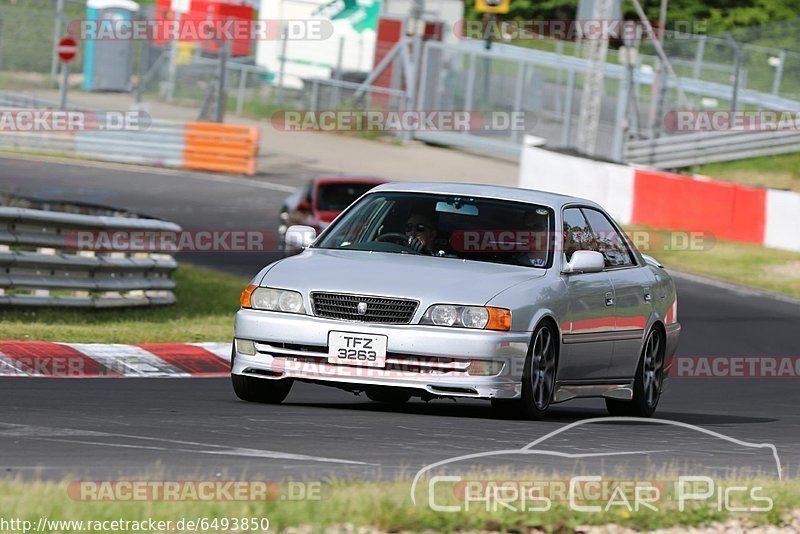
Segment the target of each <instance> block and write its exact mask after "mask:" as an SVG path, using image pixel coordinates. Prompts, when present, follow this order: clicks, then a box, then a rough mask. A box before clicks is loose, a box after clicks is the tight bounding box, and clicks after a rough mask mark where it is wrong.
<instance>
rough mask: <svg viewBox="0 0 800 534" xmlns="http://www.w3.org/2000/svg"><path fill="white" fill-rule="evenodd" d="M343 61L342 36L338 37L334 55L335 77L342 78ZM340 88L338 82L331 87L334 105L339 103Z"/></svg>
mask: <svg viewBox="0 0 800 534" xmlns="http://www.w3.org/2000/svg"><path fill="white" fill-rule="evenodd" d="M343 61H344V36H341V37H340V38H339V52H338V53H337V55H336V79H337V80H341V79H342V63H343ZM341 92H342V88H341V86H340V85H339V84H336V85H335V86H334V88H333V101H334V107H336V106H338V105H339V99H340V98H341Z"/></svg>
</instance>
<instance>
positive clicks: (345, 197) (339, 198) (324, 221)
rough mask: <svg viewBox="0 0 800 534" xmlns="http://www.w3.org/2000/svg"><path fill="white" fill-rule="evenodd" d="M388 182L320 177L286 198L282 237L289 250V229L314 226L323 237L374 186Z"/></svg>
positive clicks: (345, 177)
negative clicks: (285, 238)
mask: <svg viewBox="0 0 800 534" xmlns="http://www.w3.org/2000/svg"><path fill="white" fill-rule="evenodd" d="M387 182H388V180H385V179H383V178H375V177H370V176H318V177H316V178H314V179H312V180H311V181H309V182H308V184H306V185H305V186H303V187H300V188H298V189H297V191H295V192H294V193H292V194H291V195H289V196H288V197H286V200H284V201H283V208H281V214H280V225H279V226H278V237H279V239H280V246H281V248H282V249H285V248H286V243H285V240H284V236H285V235H286V229H287V228H288V227H290V226H292V225H293V224H303V225H306V226H311V227H313V228H315V229H316V230H317V235H319V233H320V232H322V230H324V229H325V228H326V227H327V226H328V225H329V224H330V223H331V222H332V221H333V220H334V219H335V218H336V217H337V216H338V215H339V214H340V213H341V212H342V211H344V209H345V208H346V207H347V206H349V205H350V204H352V203H353V201H354V200H356V199H357V198H358V197H360V196H361V195H363V194H364V193H366V192H367V191H369V190H370V189H372V188H373V187H375V186H377V185H380V184H385V183H387Z"/></svg>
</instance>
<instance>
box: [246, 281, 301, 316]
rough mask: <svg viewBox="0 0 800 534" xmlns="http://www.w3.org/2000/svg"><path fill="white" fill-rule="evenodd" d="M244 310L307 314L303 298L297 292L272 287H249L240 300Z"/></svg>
mask: <svg viewBox="0 0 800 534" xmlns="http://www.w3.org/2000/svg"><path fill="white" fill-rule="evenodd" d="M239 302H241V304H242V308H253V309H254V310H268V311H278V312H286V313H302V314H305V313H306V309H305V306H303V296H302V295H301V294H300V293H298V292H297V291H289V290H288V289H273V288H271V287H259V286H247V288H246V289H245V290H244V291H242V296H241V298H240V299H239Z"/></svg>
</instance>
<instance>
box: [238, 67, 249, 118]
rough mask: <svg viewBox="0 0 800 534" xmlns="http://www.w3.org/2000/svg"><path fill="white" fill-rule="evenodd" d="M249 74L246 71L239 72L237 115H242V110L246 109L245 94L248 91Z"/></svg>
mask: <svg viewBox="0 0 800 534" xmlns="http://www.w3.org/2000/svg"><path fill="white" fill-rule="evenodd" d="M248 74H249V72H248V71H246V70H245V69H240V70H239V93H238V94H237V95H236V114H237V115H241V114H242V108H243V107H244V93H245V91H246V90H247V75H248Z"/></svg>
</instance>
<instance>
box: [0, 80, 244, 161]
mask: <svg viewBox="0 0 800 534" xmlns="http://www.w3.org/2000/svg"><path fill="white" fill-rule="evenodd" d="M53 106H54V104H53V103H51V102H47V101H44V100H38V99H35V98H25V97H17V96H13V95H8V94H6V93H0V112H2V111H4V110H13V111H16V112H19V111H20V110H22V109H50V108H53ZM72 111H78V110H72ZM90 113H95V112H90ZM142 122H143V123H144V122H145V121H142ZM146 122H147V123H148V124H146V125H145V124H143V125H142V128H141V129H138V130H137V129H128V130H108V129H106V130H73V131H42V130H37V131H11V130H7V129H0V150H11V151H22V152H37V153H42V154H51V155H58V156H77V157H81V158H87V159H94V160H99V161H114V162H119V163H135V164H141V165H154V166H159V167H173V168H183V169H193V170H202V171H217V172H228V173H234V174H246V175H248V176H252V175H254V174H255V173H256V164H257V158H258V146H259V140H260V130H259V128H258V127H256V126H241V125H235V124H217V123H207V122H186V123H183V122H171V121H156V120H154V121H149V120H148V121H146Z"/></svg>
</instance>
